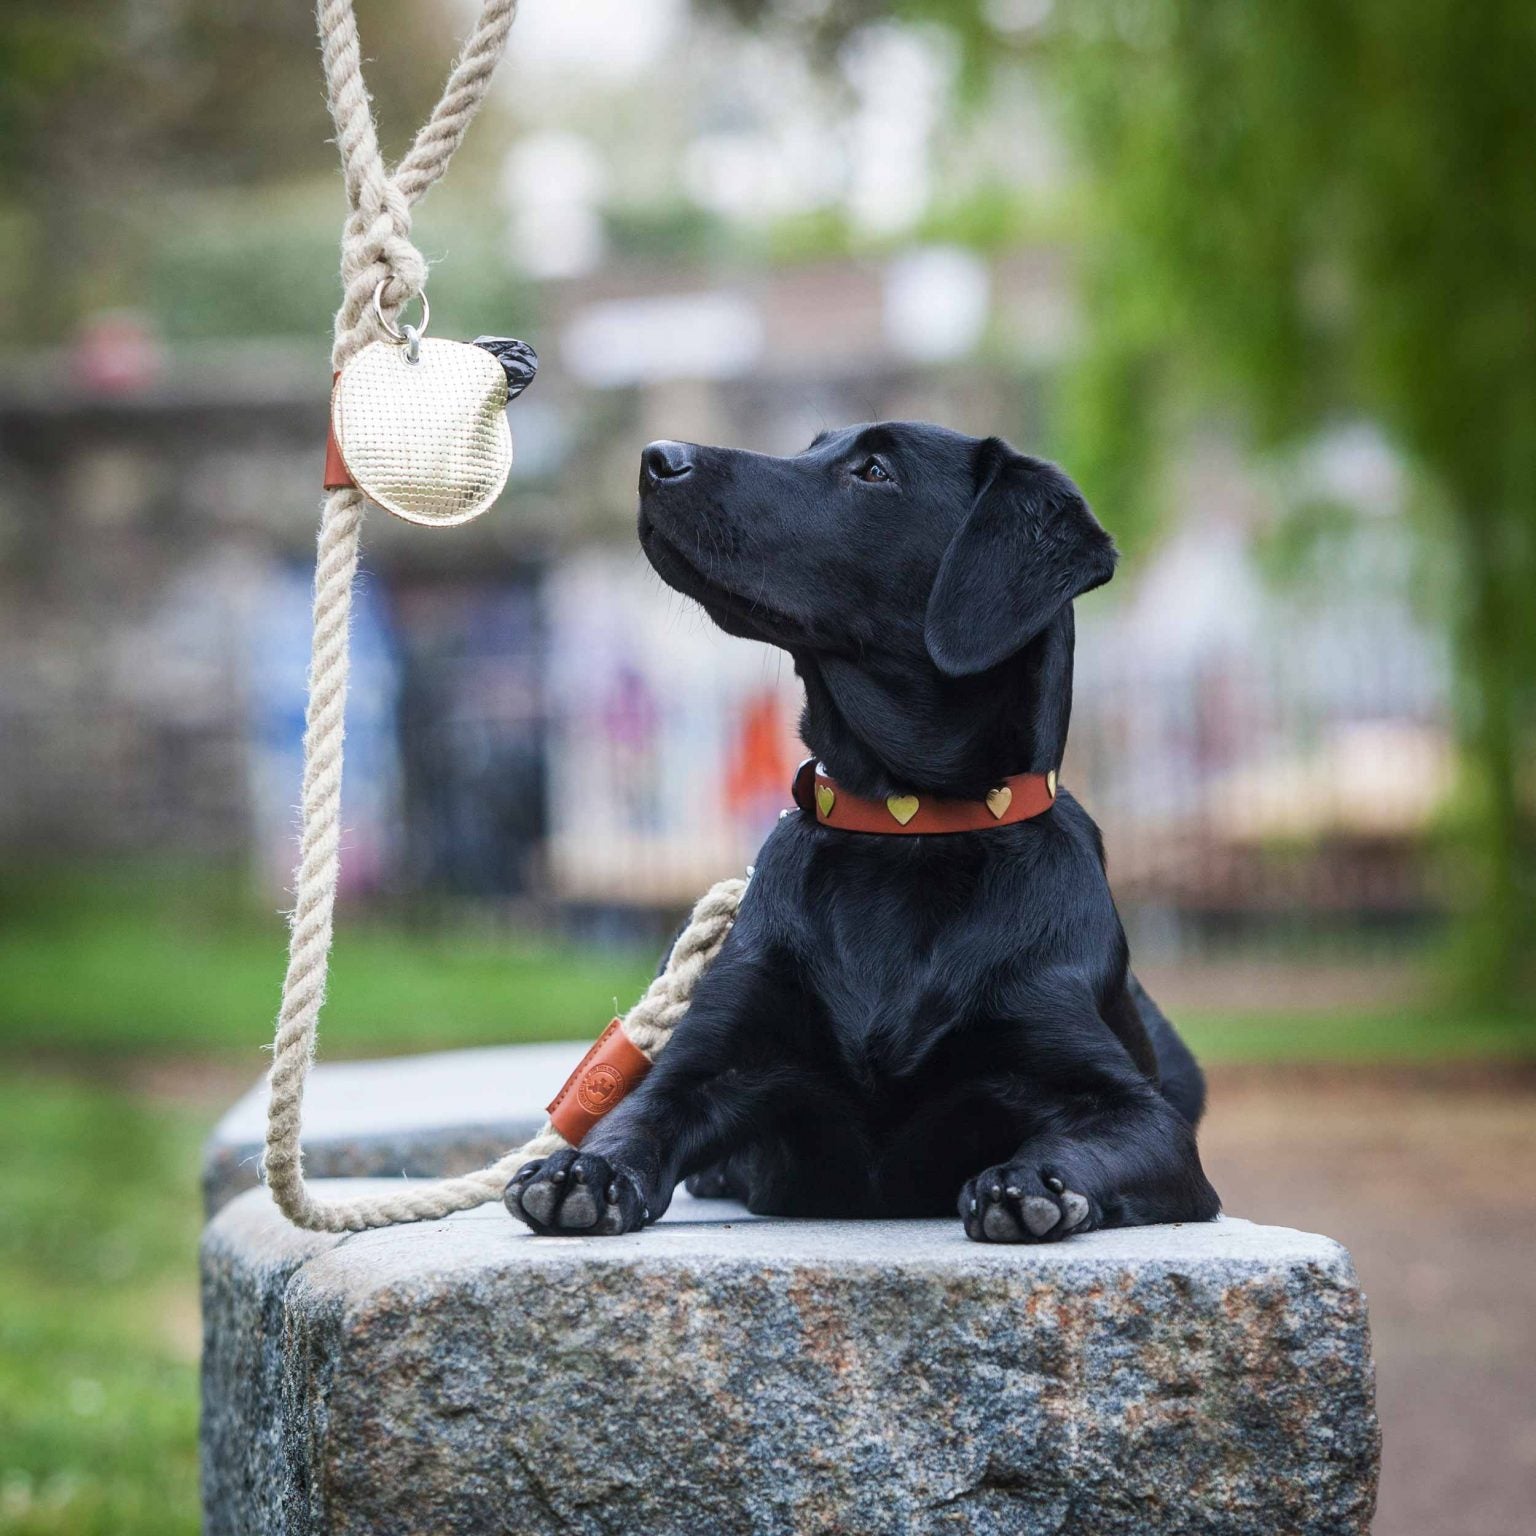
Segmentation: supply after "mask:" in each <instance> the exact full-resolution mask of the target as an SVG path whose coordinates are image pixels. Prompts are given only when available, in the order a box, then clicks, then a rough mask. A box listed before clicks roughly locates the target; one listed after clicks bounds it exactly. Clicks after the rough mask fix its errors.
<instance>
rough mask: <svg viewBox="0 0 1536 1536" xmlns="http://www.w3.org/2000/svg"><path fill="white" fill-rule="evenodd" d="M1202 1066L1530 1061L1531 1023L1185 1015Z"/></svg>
mask: <svg viewBox="0 0 1536 1536" xmlns="http://www.w3.org/2000/svg"><path fill="white" fill-rule="evenodd" d="M1175 1022H1176V1023H1177V1025H1178V1027H1179V1032H1180V1034H1182V1035H1183V1036H1184V1038H1185V1040H1187V1041H1188V1042H1189V1044H1190V1046H1191V1047H1192V1048H1193V1049H1194V1052H1195V1054H1196V1055H1197V1056H1198V1057H1199V1058H1200V1059H1201V1061H1203V1062H1205V1063H1206V1064H1207V1065H1209V1066H1217V1065H1223V1064H1238V1063H1272V1064H1275V1065H1282V1064H1287V1065H1291V1064H1296V1063H1299V1062H1318V1063H1337V1064H1346V1063H1350V1062H1355V1063H1371V1062H1375V1063H1381V1064H1383V1065H1385V1064H1388V1063H1399V1064H1403V1065H1415V1064H1432V1063H1435V1062H1459V1061H1477V1060H1529V1059H1532V1058H1536V1017H1533V1016H1531V1015H1529V1014H1526V1015H1518V1016H1509V1017H1500V1016H1497V1015H1478V1014H1473V1015H1463V1014H1458V1013H1454V1012H1450V1011H1448V1010H1446V1009H1444V1008H1424V1007H1414V1008H1411V1009H1396V1010H1368V1011H1352V1010H1351V1011H1343V1010H1329V1009H1322V1010H1313V1011H1306V1012H1300V1011H1298V1012H1295V1013H1283V1012H1278V1011H1276V1012H1263V1013H1189V1012H1181V1013H1180V1014H1179V1016H1178V1018H1177V1020H1176V1021H1175Z"/></svg>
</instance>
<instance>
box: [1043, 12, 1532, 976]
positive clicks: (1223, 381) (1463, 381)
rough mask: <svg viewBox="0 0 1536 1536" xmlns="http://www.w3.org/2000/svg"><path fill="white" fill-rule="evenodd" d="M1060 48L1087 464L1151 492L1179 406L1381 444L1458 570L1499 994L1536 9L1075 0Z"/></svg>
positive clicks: (1518, 725)
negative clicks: (1073, 198) (1366, 429)
mask: <svg viewBox="0 0 1536 1536" xmlns="http://www.w3.org/2000/svg"><path fill="white" fill-rule="evenodd" d="M1052 47H1053V49H1054V52H1055V59H1056V62H1057V63H1058V64H1059V67H1060V71H1061V73H1060V82H1061V85H1062V87H1063V89H1062V96H1063V99H1064V102H1065V104H1066V110H1067V112H1068V115H1069V120H1070V122H1071V124H1072V127H1073V130H1074V137H1075V139H1076V142H1077V144H1078V145H1079V146H1080V148H1081V151H1082V155H1083V161H1084V165H1085V167H1086V170H1087V172H1088V176H1089V184H1090V189H1091V193H1092V205H1091V207H1092V214H1091V238H1090V242H1089V247H1088V253H1087V255H1088V264H1087V295H1086V297H1087V303H1086V306H1085V307H1086V311H1087V316H1088V324H1089V341H1088V346H1087V348H1086V350H1085V354H1084V359H1083V364H1082V368H1081V371H1080V373H1079V376H1078V379H1077V381H1076V384H1077V403H1078V406H1079V414H1078V422H1079V426H1080V428H1081V429H1082V430H1081V431H1080V433H1079V435H1080V437H1081V438H1082V439H1083V446H1084V448H1085V449H1086V450H1088V452H1087V462H1086V464H1085V465H1084V466H1082V467H1083V469H1084V474H1085V478H1087V479H1088V480H1090V482H1092V481H1094V480H1099V481H1101V482H1102V483H1103V485H1104V486H1106V487H1107V486H1113V488H1114V491H1115V493H1116V500H1117V501H1118V500H1119V499H1120V498H1121V497H1122V496H1125V497H1129V496H1131V495H1132V494H1133V487H1134V486H1136V485H1142V486H1145V485H1148V484H1152V483H1154V482H1153V478H1152V477H1151V476H1149V475H1148V474H1147V473H1146V471H1147V469H1148V467H1149V466H1148V458H1149V455H1150V453H1151V452H1152V450H1153V447H1154V445H1155V444H1157V443H1158V442H1162V441H1166V440H1167V434H1166V433H1164V432H1161V431H1159V430H1157V424H1156V421H1155V416H1156V413H1157V402H1159V401H1163V402H1166V401H1168V400H1170V399H1178V398H1180V397H1183V398H1185V399H1189V398H1195V399H1200V400H1203V401H1204V402H1206V403H1210V402H1213V401H1216V402H1221V403H1222V404H1223V405H1225V406H1226V407H1228V409H1230V407H1231V406H1232V405H1233V404H1234V403H1236V404H1238V405H1240V406H1241V407H1242V409H1243V413H1244V421H1245V424H1246V427H1247V430H1248V432H1249V434H1250V436H1251V438H1252V440H1253V441H1254V443H1255V444H1256V445H1258V446H1260V447H1266V446H1272V445H1275V444H1278V443H1281V442H1284V441H1287V440H1295V439H1296V438H1298V437H1300V436H1302V435H1304V434H1306V433H1308V432H1309V431H1312V430H1315V429H1316V428H1318V427H1320V426H1322V425H1324V424H1326V423H1327V422H1329V421H1330V420H1337V419H1339V418H1340V417H1344V416H1349V415H1360V414H1364V415H1367V416H1369V417H1371V418H1372V419H1374V420H1375V421H1376V422H1378V423H1379V424H1380V425H1381V426H1382V428H1383V429H1384V430H1385V431H1386V432H1387V433H1388V435H1389V436H1390V438H1391V439H1392V441H1393V442H1394V444H1395V446H1396V447H1397V449H1398V451H1399V452H1400V454H1401V455H1402V456H1403V458H1404V459H1405V461H1406V462H1407V463H1408V465H1409V466H1410V468H1411V469H1412V470H1413V471H1414V473H1415V476H1416V478H1417V480H1418V482H1419V485H1420V487H1421V494H1420V495H1419V496H1418V497H1416V498H1415V500H1416V502H1417V504H1418V505H1417V507H1416V511H1417V512H1418V515H1419V518H1420V524H1419V526H1420V527H1421V528H1423V529H1424V530H1425V531H1426V532H1427V533H1428V534H1429V535H1430V537H1431V538H1432V539H1433V540H1434V541H1435V548H1436V549H1437V550H1446V551H1448V552H1449V553H1450V557H1451V564H1452V565H1453V567H1454V568H1453V569H1452V570H1450V571H1447V572H1445V575H1446V576H1447V577H1448V578H1449V580H1448V586H1449V587H1450V589H1451V593H1452V601H1453V604H1454V614H1455V619H1454V630H1455V639H1456V652H1457V657H1458V660H1459V664H1460V686H1459V688H1458V725H1459V730H1460V737H1461V746H1462V758H1463V763H1464V767H1465V773H1464V783H1463V786H1462V790H1461V813H1462V814H1461V815H1460V816H1459V818H1458V822H1459V825H1461V826H1462V827H1464V828H1465V830H1466V832H1467V834H1468V838H1469V842H1470V847H1471V851H1472V852H1473V853H1474V855H1475V869H1476V877H1477V878H1476V882H1475V893H1474V895H1473V899H1472V901H1471V903H1470V906H1471V922H1470V924H1469V928H1468V940H1469V944H1468V948H1467V951H1466V954H1467V959H1468V960H1469V961H1470V964H1469V966H1468V969H1469V972H1470V975H1471V978H1472V979H1473V980H1474V981H1475V982H1476V984H1477V985H1478V987H1479V989H1480V990H1481V991H1482V992H1483V993H1484V994H1485V995H1487V996H1488V997H1490V998H1492V999H1499V1000H1502V1001H1505V1002H1509V1001H1512V1000H1513V999H1514V998H1515V996H1516V994H1517V993H1518V992H1519V991H1520V990H1521V988H1522V986H1524V985H1528V984H1529V982H1530V981H1531V979H1532V976H1531V961H1532V957H1533V953H1536V946H1533V940H1536V816H1533V807H1532V799H1531V790H1532V776H1531V773H1530V770H1529V767H1528V764H1529V763H1530V760H1531V750H1532V746H1533V744H1536V741H1533V738H1536V303H1533V300H1536V197H1533V195H1532V187H1531V169H1532V163H1533V162H1532V155H1533V149H1536V91H1533V89H1532V86H1531V82H1532V80H1533V79H1536V8H1533V7H1531V6H1530V5H1529V4H1525V3H1522V0H1484V3H1483V4H1480V5H1476V6H1465V5H1462V4H1459V3H1457V0H1347V3H1341V0H1292V3H1290V4H1287V5H1277V6H1246V5H1245V6H1234V5H1230V4H1223V3H1221V0H1156V3H1146V0H1077V3H1075V4H1074V5H1073V6H1072V7H1071V8H1070V9H1064V10H1063V15H1062V20H1061V24H1060V25H1059V27H1058V28H1057V29H1056V31H1055V34H1054V38H1053V42H1052ZM1181 386H1182V387H1181Z"/></svg>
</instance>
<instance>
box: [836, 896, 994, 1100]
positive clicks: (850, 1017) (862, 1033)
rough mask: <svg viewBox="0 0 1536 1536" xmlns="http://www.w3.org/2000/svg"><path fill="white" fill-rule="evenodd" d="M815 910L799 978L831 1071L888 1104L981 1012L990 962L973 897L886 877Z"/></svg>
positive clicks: (989, 939)
mask: <svg viewBox="0 0 1536 1536" xmlns="http://www.w3.org/2000/svg"><path fill="white" fill-rule="evenodd" d="M842 897H843V899H841V900H839V899H838V893H837V892H836V891H835V889H833V890H829V891H828V892H827V893H826V899H825V900H824V901H823V902H818V903H817V907H818V908H819V912H818V913H817V914H815V916H816V921H815V928H814V932H813V935H812V940H811V943H812V963H811V965H810V966H809V967H808V968H807V971H808V979H809V980H810V982H811V985H812V987H813V989H814V991H815V993H816V997H817V1002H818V1003H819V1004H820V1012H821V1013H822V1015H823V1017H824V1018H825V1020H826V1023H827V1026H828V1030H829V1035H830V1043H831V1045H832V1048H833V1049H834V1051H835V1054H836V1057H837V1061H838V1064H839V1066H840V1067H841V1069H842V1070H843V1071H844V1072H845V1073H846V1074H847V1075H848V1076H849V1077H850V1078H852V1079H853V1080H854V1081H856V1082H857V1083H858V1084H860V1085H861V1086H862V1087H863V1088H865V1089H866V1090H868V1091H870V1092H875V1093H881V1092H889V1093H891V1094H894V1095H896V1096H897V1097H898V1098H899V1097H900V1096H901V1095H902V1094H903V1093H904V1092H906V1091H907V1090H908V1089H909V1088H910V1087H911V1086H912V1085H914V1084H915V1082H916V1080H917V1079H918V1077H919V1075H920V1074H922V1073H923V1072H924V1069H925V1068H927V1067H930V1066H931V1064H932V1062H933V1061H934V1059H935V1058H936V1057H938V1056H940V1055H943V1054H945V1053H946V1052H948V1051H950V1050H951V1049H952V1043H953V1041H954V1038H955V1037H956V1036H957V1035H960V1034H963V1033H964V1032H965V1031H966V1029H967V1028H968V1026H969V1025H971V1024H972V1023H973V1022H975V1021H976V1020H977V1019H978V1018H979V1017H980V1015H981V1014H982V1012H983V1011H984V1008H985V999H986V996H987V991H988V981H989V973H990V972H992V971H993V970H994V969H995V965H996V963H997V959H998V957H997V955H996V954H995V953H994V951H995V949H996V944H995V938H996V935H994V934H993V933H992V932H991V931H990V930H989V929H988V927H987V925H986V924H985V923H984V921H982V920H980V918H979V917H978V914H977V913H976V912H974V911H973V910H972V905H973V902H972V899H971V898H972V897H973V890H971V891H961V892H956V891H954V890H952V889H951V890H946V889H945V887H944V882H942V881H940V882H937V883H935V884H931V885H928V886H926V887H925V886H924V885H923V884H922V883H921V882H910V881H902V880H896V879H888V880H886V881H885V882H883V883H880V884H877V885H874V886H872V885H871V884H870V882H869V881H867V880H862V881H859V882H857V883H856V884H855V885H854V886H853V888H852V889H849V890H845V891H844V892H842Z"/></svg>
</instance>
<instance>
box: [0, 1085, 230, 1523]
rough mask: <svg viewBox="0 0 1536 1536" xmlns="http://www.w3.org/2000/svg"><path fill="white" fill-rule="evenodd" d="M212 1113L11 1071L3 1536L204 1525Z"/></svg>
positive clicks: (0, 1493) (1, 1185)
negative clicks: (200, 1367)
mask: <svg viewBox="0 0 1536 1536" xmlns="http://www.w3.org/2000/svg"><path fill="white" fill-rule="evenodd" d="M203 1128H204V1127H203V1123H202V1120H201V1118H200V1117H196V1116H192V1115H189V1114H187V1113H186V1112H185V1111H180V1112H178V1111H169V1110H164V1109H155V1110H150V1109H148V1108H146V1107H145V1106H144V1105H142V1104H139V1103H136V1102H135V1101H134V1100H133V1099H131V1098H130V1097H128V1096H127V1095H126V1094H124V1093H122V1092H121V1091H118V1090H115V1089H112V1088H110V1087H106V1086H101V1085H95V1084H91V1083H88V1082H80V1081H70V1080H65V1079H59V1078H56V1077H52V1076H42V1075H35V1074H31V1073H27V1072H20V1073H18V1072H16V1071H14V1070H12V1071H7V1072H6V1073H5V1074H4V1078H3V1081H0V1167H3V1168H4V1170H5V1176H4V1178H3V1179H0V1532H5V1533H7V1536H64V1533H68V1536H177V1533H179V1532H188V1533H191V1532H194V1531H196V1530H197V1367H196V1344H197V1332H196V1330H197V1321H196V1316H197V1315H196V1294H195V1289H194V1282H193V1278H192V1276H193V1263H194V1254H195V1249H196V1243H197V1231H198V1209H197V1188H196V1184H197V1179H196V1167H197V1144H198V1141H199V1139H200V1137H201V1135H202V1132H203Z"/></svg>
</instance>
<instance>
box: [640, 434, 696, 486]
mask: <svg viewBox="0 0 1536 1536" xmlns="http://www.w3.org/2000/svg"><path fill="white" fill-rule="evenodd" d="M640 463H641V466H642V468H643V470H644V473H645V477H646V478H647V479H648V480H681V479H682V478H683V476H684V475H686V474H688V473H689V471H690V470H692V468H693V458H692V456H691V453H690V450H689V447H688V445H687V443H674V442H672V441H671V440H670V439H667V438H663V439H662V440H661V441H660V442H659V443H651V444H650V445H649V446H648V447H647V448H646V450H645V452H644V453H642V454H641V455H640Z"/></svg>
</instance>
